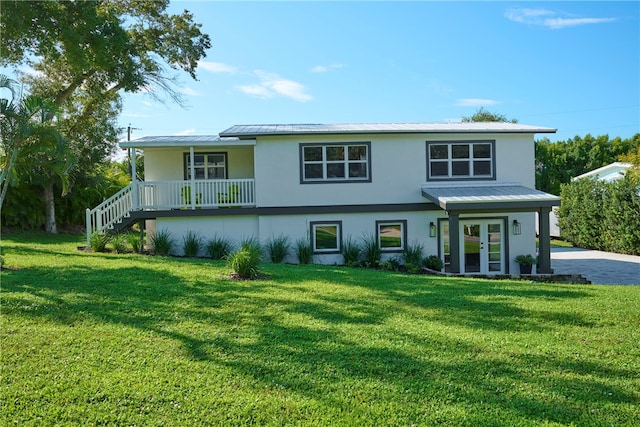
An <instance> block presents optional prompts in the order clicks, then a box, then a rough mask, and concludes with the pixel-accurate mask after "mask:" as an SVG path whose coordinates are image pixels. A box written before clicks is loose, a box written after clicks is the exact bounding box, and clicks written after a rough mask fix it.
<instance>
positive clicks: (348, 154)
mask: <svg viewBox="0 0 640 427" xmlns="http://www.w3.org/2000/svg"><path fill="white" fill-rule="evenodd" d="M370 149H371V144H370V143H368V142H366V143H354V144H348V145H345V144H301V145H300V158H301V165H302V166H301V171H300V175H301V178H300V182H302V183H318V182H352V181H360V182H370V181H371V176H370V173H371V172H370V171H371V163H370V156H369V151H370Z"/></svg>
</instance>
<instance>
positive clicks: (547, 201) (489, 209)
mask: <svg viewBox="0 0 640 427" xmlns="http://www.w3.org/2000/svg"><path fill="white" fill-rule="evenodd" d="M422 196H423V197H425V198H426V199H428V200H430V201H432V202H433V203H435V204H436V205H438V206H439V207H440V208H441V209H443V210H444V211H446V212H447V214H448V225H449V226H448V230H449V236H448V240H449V245H450V248H449V249H450V265H451V272H452V273H460V272H461V268H460V266H461V257H462V254H463V248H461V244H460V242H461V239H460V224H461V222H460V221H461V216H463V217H464V215H471V214H504V213H507V214H508V213H521V212H537V213H538V214H539V215H538V230H539V246H538V269H537V273H540V274H551V273H552V269H551V236H550V224H549V212H550V211H551V209H552V208H553V207H554V206H558V205H559V204H560V198H559V197H557V196H554V195H552V194H548V193H544V192H542V191H538V190H534V189H531V188H528V187H525V186H522V185H519V184H490V185H478V186H473V187H454V186H446V187H444V186H443V187H432V186H423V187H422ZM529 232H530V231H529ZM530 233H531V234H534V233H535V231H534V232H530Z"/></svg>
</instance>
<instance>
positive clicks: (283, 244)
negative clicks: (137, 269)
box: [267, 235, 290, 263]
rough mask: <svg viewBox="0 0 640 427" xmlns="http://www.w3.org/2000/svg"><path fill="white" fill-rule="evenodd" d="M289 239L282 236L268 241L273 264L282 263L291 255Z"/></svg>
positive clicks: (268, 250)
mask: <svg viewBox="0 0 640 427" xmlns="http://www.w3.org/2000/svg"><path fill="white" fill-rule="evenodd" d="M289 247H290V245H289V238H288V237H287V236H283V235H280V236H279V237H275V238H273V239H270V240H269V241H267V252H268V253H269V258H270V259H271V262H274V263H281V262H282V261H284V259H285V258H286V257H287V255H288V254H289Z"/></svg>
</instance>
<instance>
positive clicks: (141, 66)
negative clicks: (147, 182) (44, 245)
mask: <svg viewBox="0 0 640 427" xmlns="http://www.w3.org/2000/svg"><path fill="white" fill-rule="evenodd" d="M168 5H169V1H168V0H119V1H110V0H95V1H45V2H25V1H16V0H5V1H3V2H2V8H1V9H0V32H1V33H2V37H1V38H0V51H1V52H2V57H0V65H2V66H6V67H13V68H14V69H16V68H17V67H18V66H20V65H26V66H27V67H28V69H30V70H32V71H33V72H29V73H22V75H21V79H22V82H23V84H26V87H27V88H28V90H29V92H30V93H31V94H32V95H33V96H36V97H38V98H39V99H42V100H43V101H45V102H47V104H48V105H51V107H52V109H54V110H55V111H56V112H57V117H56V120H55V122H53V124H54V125H55V126H56V128H57V130H58V131H59V132H60V133H61V135H62V136H63V137H64V139H65V140H66V141H67V142H68V148H69V150H70V152H71V154H73V157H70V158H76V159H82V162H76V163H75V164H74V167H73V169H72V170H70V171H69V172H70V174H69V176H70V177H71V180H70V183H73V182H74V181H81V180H82V179H83V176H85V175H87V174H90V173H91V170H92V168H93V167H94V166H95V165H96V164H99V163H100V162H103V161H105V160H106V159H107V158H108V156H109V155H110V154H111V151H112V150H113V148H114V147H115V145H116V142H117V135H118V133H119V129H118V128H117V123H116V119H117V117H118V115H119V113H120V111H121V95H122V93H123V92H140V91H144V92H145V93H148V94H150V95H151V96H154V97H156V98H158V99H161V100H163V99H164V96H168V98H169V99H170V100H173V101H177V102H181V97H180V95H179V92H178V91H177V90H175V88H176V83H177V78H178V77H177V76H178V74H177V73H179V72H185V73H187V74H188V75H189V76H190V77H191V78H193V79H195V78H196V69H197V66H198V61H199V60H200V59H202V58H204V57H205V56H206V50H207V49H209V48H210V47H211V41H210V38H209V36H208V35H207V34H203V33H202V32H201V24H198V23H195V22H194V21H193V15H192V14H191V13H190V12H188V11H186V10H185V11H183V12H182V13H181V14H176V15H171V14H169V13H167V12H166V9H167V7H168ZM2 155H3V156H5V154H4V153H3V154H2ZM18 156H19V157H20V156H21V154H18ZM23 157H24V156H23ZM25 159H26V158H25ZM3 160H4V158H3ZM18 160H19V159H18ZM52 160H53V159H50V158H48V157H46V156H42V155H38V153H35V154H34V155H33V156H31V158H30V159H29V162H31V163H30V164H31V165H32V168H31V169H30V170H25V171H24V173H25V174H26V176H27V177H28V179H27V180H26V181H28V182H30V183H31V184H32V185H35V186H42V185H45V182H46V186H45V188H43V189H42V190H43V192H44V196H45V199H47V200H48V199H49V198H50V199H51V200H52V199H53V197H49V196H50V194H49V193H51V192H52V185H53V184H52V183H51V180H50V179H46V177H51V176H52V174H51V172H52V171H53V169H52V168H53V167H54V166H55V165H56V164H57V163H56V162H57V161H58V160H59V159H58V160H56V161H52ZM16 164H18V163H16ZM43 177H44V178H45V179H39V178H43ZM51 204H53V200H52V201H51ZM47 212H54V211H53V209H52V208H51V206H48V208H47ZM47 222H50V221H49V219H48V220H47Z"/></svg>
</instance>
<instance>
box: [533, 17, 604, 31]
mask: <svg viewBox="0 0 640 427" xmlns="http://www.w3.org/2000/svg"><path fill="white" fill-rule="evenodd" d="M613 21H616V18H569V19H566V18H550V19H545V20H544V25H545V26H546V27H549V28H551V29H554V30H558V29H561V28H565V27H576V26H578V25H588V24H603V23H605V22H613Z"/></svg>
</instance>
